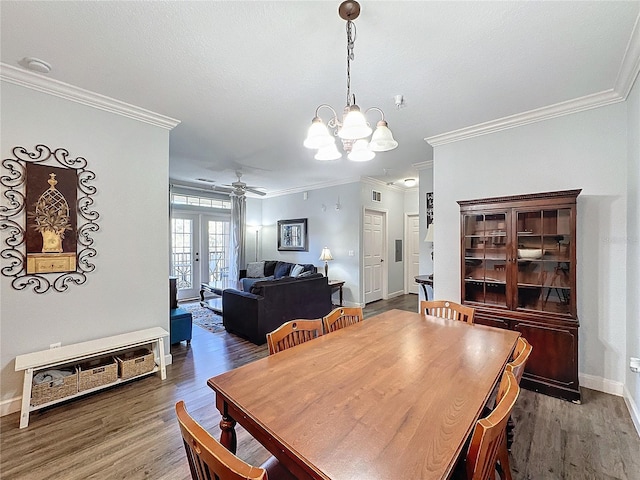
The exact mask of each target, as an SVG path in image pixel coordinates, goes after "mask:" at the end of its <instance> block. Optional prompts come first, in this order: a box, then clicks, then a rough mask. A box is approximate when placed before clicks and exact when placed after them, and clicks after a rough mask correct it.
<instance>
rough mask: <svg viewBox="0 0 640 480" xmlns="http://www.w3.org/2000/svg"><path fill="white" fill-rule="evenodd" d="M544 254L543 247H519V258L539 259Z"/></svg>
mask: <svg viewBox="0 0 640 480" xmlns="http://www.w3.org/2000/svg"><path fill="white" fill-rule="evenodd" d="M542 255H544V250H543V249H541V248H519V249H518V258H521V259H522V260H538V259H539V258H542Z"/></svg>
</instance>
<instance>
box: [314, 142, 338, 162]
mask: <svg viewBox="0 0 640 480" xmlns="http://www.w3.org/2000/svg"><path fill="white" fill-rule="evenodd" d="M313 158H315V159H316V160H338V159H339V158H342V154H341V153H340V152H339V151H338V148H337V147H336V144H335V143H331V144H329V145H327V146H325V147H322V148H320V149H318V153H316V154H315V156H314V157H313Z"/></svg>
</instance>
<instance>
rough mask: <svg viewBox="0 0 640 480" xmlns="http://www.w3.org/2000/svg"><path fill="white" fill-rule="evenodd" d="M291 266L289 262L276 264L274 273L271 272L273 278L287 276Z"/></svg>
mask: <svg viewBox="0 0 640 480" xmlns="http://www.w3.org/2000/svg"><path fill="white" fill-rule="evenodd" d="M291 267H292V264H291V263H289V262H278V263H276V268H275V271H274V272H273V276H274V277H275V278H282V277H286V276H287V275H289V270H291Z"/></svg>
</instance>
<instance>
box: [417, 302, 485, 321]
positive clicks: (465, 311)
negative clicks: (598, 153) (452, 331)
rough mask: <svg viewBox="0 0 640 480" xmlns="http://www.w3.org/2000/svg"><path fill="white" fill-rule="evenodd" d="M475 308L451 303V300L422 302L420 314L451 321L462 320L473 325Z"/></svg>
mask: <svg viewBox="0 0 640 480" xmlns="http://www.w3.org/2000/svg"><path fill="white" fill-rule="evenodd" d="M475 311H476V310H475V308H473V307H467V306H465V305H460V304H459V303H455V302H450V301H449V300H431V301H427V300H422V301H421V302H420V313H421V314H422V315H432V316H434V317H439V318H448V319H449V320H460V321H462V322H467V323H469V324H472V323H473V315H474V314H475Z"/></svg>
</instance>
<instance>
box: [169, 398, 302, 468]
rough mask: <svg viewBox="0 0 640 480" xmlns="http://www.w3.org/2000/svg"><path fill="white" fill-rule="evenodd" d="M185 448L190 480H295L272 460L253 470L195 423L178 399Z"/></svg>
mask: <svg viewBox="0 0 640 480" xmlns="http://www.w3.org/2000/svg"><path fill="white" fill-rule="evenodd" d="M176 415H177V417H178V423H179V424H180V431H181V433H182V440H183V443H184V449H185V450H186V452H187V460H188V461H189V469H190V470H191V478H192V479H193V480H213V479H216V480H242V479H246V480H269V479H270V480H294V479H295V477H294V476H293V475H292V474H291V473H289V471H288V470H287V469H286V468H284V467H283V466H282V465H281V464H280V463H279V462H278V461H277V460H276V459H275V457H271V458H270V459H269V460H267V462H265V464H263V465H262V466H260V467H254V466H253V465H249V464H248V463H245V462H244V461H242V460H241V459H239V458H238V457H236V456H235V455H234V454H233V453H231V452H230V451H229V450H227V449H226V448H224V447H223V446H222V444H221V443H220V442H218V441H217V440H216V439H215V438H213V437H212V436H211V434H209V432H207V431H206V430H205V429H204V428H202V426H201V425H200V424H199V423H198V422H196V421H195V420H194V419H193V417H191V415H189V412H187V409H186V407H185V405H184V401H182V400H180V401H179V402H178V403H176Z"/></svg>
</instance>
